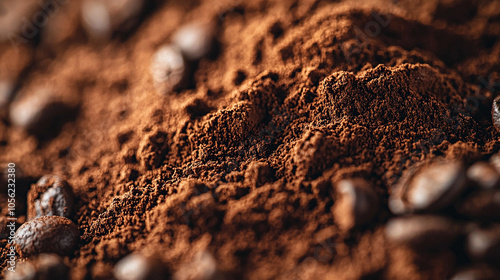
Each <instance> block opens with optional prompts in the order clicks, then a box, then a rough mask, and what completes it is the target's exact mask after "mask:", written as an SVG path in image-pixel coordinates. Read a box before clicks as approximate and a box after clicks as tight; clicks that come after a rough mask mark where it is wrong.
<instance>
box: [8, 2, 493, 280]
mask: <svg viewBox="0 0 500 280" xmlns="http://www.w3.org/2000/svg"><path fill="white" fill-rule="evenodd" d="M365 2H367V1H362V2H359V3H358V2H350V1H345V2H344V1H321V0H303V1H292V0H289V1H288V0H287V1H281V0H280V1H278V0H268V1H264V0H262V1H235V2H230V1H216V0H213V1H212V0H204V1H201V0H200V1H194V0H192V1H182V3H178V2H176V1H168V2H166V3H161V4H160V3H155V8H154V9H153V10H151V11H149V12H148V14H147V15H146V16H145V17H144V19H142V21H141V24H140V25H139V26H138V27H137V29H136V30H134V31H133V32H132V33H131V34H130V35H129V36H128V37H126V38H115V39H113V40H112V41H110V42H108V43H105V44H104V45H96V44H94V43H92V42H90V41H88V40H87V39H85V35H84V33H83V32H82V30H81V28H80V27H78V21H79V18H78V16H77V15H78V13H77V12H75V10H77V9H78V8H77V7H78V5H79V4H78V3H79V1H75V2H71V3H69V2H68V4H65V6H63V7H62V8H61V11H60V12H58V13H57V14H55V16H54V20H51V21H50V22H49V24H48V25H47V27H46V29H44V30H49V31H50V30H51V28H57V26H52V25H56V24H57V20H62V21H66V22H68V25H69V27H67V28H71V26H73V25H74V26H77V27H74V29H72V30H71V31H72V32H66V33H64V32H63V33H62V34H59V35H58V36H60V37H61V38H59V37H57V38H53V37H51V36H48V35H47V36H41V39H40V42H38V43H37V45H31V44H24V45H21V46H19V47H18V48H13V47H12V46H11V45H10V43H8V42H6V43H3V44H2V45H0V50H2V51H1V54H0V59H1V64H0V77H1V78H4V79H11V80H17V81H18V82H19V84H20V85H19V91H18V93H17V95H18V97H19V98H21V97H23V98H25V97H26V96H30V94H33V92H35V91H36V90H37V89H38V88H41V87H50V88H51V89H53V91H54V92H56V93H57V94H58V95H60V98H61V99H63V100H68V102H71V104H78V105H77V107H76V108H78V109H75V110H77V111H78V113H77V115H76V117H75V118H74V120H72V121H70V122H68V123H65V124H64V126H63V127H62V128H61V130H60V131H59V132H58V134H57V135H56V136H55V137H51V138H50V139H41V140H40V139H37V138H35V137H33V136H29V135H27V134H26V132H24V131H23V130H22V129H19V128H16V127H13V126H11V125H10V124H9V121H7V120H5V118H4V120H3V121H2V123H1V124H0V140H1V146H0V160H1V161H2V162H15V163H16V165H17V166H18V167H19V168H21V169H22V171H23V173H24V176H25V178H27V181H28V183H34V182H36V181H37V180H38V179H39V178H41V177H42V176H44V175H46V174H58V175H60V176H63V177H64V178H66V180H67V181H68V182H69V184H70V185H71V186H72V187H73V189H74V192H75V204H76V211H75V212H76V215H75V218H74V221H75V222H76V224H77V225H78V227H79V230H80V235H81V241H80V247H79V249H78V250H77V251H76V252H75V253H74V255H73V256H71V257H69V258H67V261H68V262H69V263H70V264H71V267H72V270H71V275H72V277H73V279H110V277H111V275H110V273H111V271H112V268H113V266H114V265H115V264H116V263H117V262H118V261H119V260H120V259H122V258H123V257H125V256H127V255H128V254H130V253H132V252H135V251H137V252H142V253H144V254H150V255H154V256H155V257H157V258H158V259H160V260H161V261H162V262H163V263H164V264H165V265H166V267H168V269H169V271H177V270H178V269H179V267H180V266H181V265H182V264H183V263H186V262H188V261H189V260H191V259H192V258H193V256H195V255H196V254H197V253H198V252H200V251H203V250H207V251H210V252H211V253H212V254H213V255H214V257H215V259H216V260H217V263H218V266H220V269H221V270H223V271H225V272H227V273H228V275H231V277H234V278H239V279H289V278H291V277H296V278H297V279H319V278H323V277H328V278H330V279H371V278H376V279H445V278H446V277H449V276H450V273H451V272H452V271H453V269H454V264H453V262H452V261H450V260H451V259H453V256H451V253H450V252H443V253H440V255H438V256H433V258H432V261H429V260H428V257H426V256H422V255H417V254H415V253H414V252H413V251H411V250H408V249H404V248H399V247H397V248H396V247H394V246H392V244H390V243H389V242H388V241H386V238H385V236H384V230H383V226H384V224H385V223H386V222H387V220H388V219H389V217H391V214H390V211H389V210H388V209H387V206H386V205H387V198H388V196H389V195H390V194H391V190H392V188H393V187H394V185H395V184H396V183H397V182H398V180H399V179H400V177H401V176H402V173H403V171H405V170H407V169H409V168H410V167H412V166H415V165H418V164H422V163H425V162H428V161H432V160H434V159H438V158H448V159H460V160H464V161H465V162H468V163H472V162H473V161H475V160H480V159H488V158H489V157H490V156H491V155H492V154H494V153H496V152H497V151H498V150H499V147H500V146H499V144H500V143H499V141H498V136H497V135H498V134H497V133H498V132H497V131H496V130H495V128H494V127H493V125H492V121H491V115H490V111H491V102H492V100H493V98H494V97H495V91H496V90H497V87H496V84H495V83H493V82H492V81H498V78H499V77H498V71H499V67H500V61H499V55H498V54H499V53H500V42H499V41H498V38H499V35H500V25H499V24H500V5H499V4H498V2H497V1H458V0H454V1H442V2H438V1H420V2H422V3H420V4H417V3H416V2H415V1H396V2H391V1H373V3H365ZM192 20H199V21H206V22H213V23H215V25H216V26H217V32H216V33H215V34H216V40H217V42H218V44H217V52H216V54H213V55H211V56H209V57H207V58H204V59H202V60H201V61H200V62H199V63H198V65H197V69H196V71H195V74H194V79H193V82H192V83H191V85H190V86H189V87H187V88H186V89H183V90H177V91H176V92H174V93H171V94H168V95H160V94H158V93H157V92H156V89H155V87H154V84H153V79H152V77H151V74H150V63H151V58H152V56H153V54H154V52H155V50H156V49H158V47H160V46H161V45H162V44H164V43H166V42H168V41H169V40H170V39H171V38H172V35H173V34H174V32H175V31H176V29H177V28H178V27H179V26H181V25H182V24H185V23H187V22H189V21H192ZM53 22H56V23H53ZM69 23H71V24H69ZM49 31H46V32H47V34H52V33H50V32H49ZM485 81H486V84H485ZM353 177H360V178H363V179H365V180H366V181H368V182H369V183H370V184H371V186H372V188H373V189H374V190H375V192H376V193H377V194H378V195H379V196H380V198H381V204H382V206H381V207H382V208H383V209H382V210H381V211H380V212H379V213H378V214H377V215H376V217H375V218H374V219H373V221H371V222H370V223H369V224H367V225H365V226H363V227H361V228H356V229H355V230H354V231H350V232H345V231H344V230H342V228H341V227H340V226H339V224H338V222H337V221H336V217H335V215H334V214H333V212H332V211H333V207H334V205H335V203H336V201H337V199H338V194H337V192H336V190H335V188H334V186H335V185H336V184H337V183H338V182H339V181H340V180H342V179H347V178H353ZM28 183H27V184H28ZM28 185H29V184H28ZM2 196H3V197H2V205H6V203H3V202H4V201H6V196H5V195H4V194H2ZM18 199H19V201H20V202H19V206H18V209H17V211H18V212H19V215H21V216H23V215H25V213H26V212H25V211H26V209H25V206H24V205H23V203H22V201H21V200H22V199H21V198H18ZM23 211H24V214H23ZM2 213H3V215H6V209H5V208H3V207H2ZM22 219H23V217H20V220H19V221H22ZM4 245H5V246H4ZM7 248H8V247H7V245H6V239H3V240H2V251H1V252H2V257H1V260H2V262H3V263H4V266H5V262H6V254H7V253H8V249H7ZM231 277H230V279H232V278H231Z"/></svg>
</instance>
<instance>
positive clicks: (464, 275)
mask: <svg viewBox="0 0 500 280" xmlns="http://www.w3.org/2000/svg"><path fill="white" fill-rule="evenodd" d="M497 279H500V272H499V271H497V270H495V269H493V268H491V267H488V266H475V267H470V268H466V269H462V270H460V271H459V272H457V273H456V274H455V275H454V276H453V277H451V280H497Z"/></svg>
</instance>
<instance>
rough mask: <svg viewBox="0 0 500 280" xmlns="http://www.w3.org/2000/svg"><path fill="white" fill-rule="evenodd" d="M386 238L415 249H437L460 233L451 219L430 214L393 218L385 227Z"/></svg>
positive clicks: (449, 243) (450, 242)
mask: <svg viewBox="0 0 500 280" xmlns="http://www.w3.org/2000/svg"><path fill="white" fill-rule="evenodd" d="M385 234H386V237H387V239H388V240H390V241H391V242H394V243H396V244H401V245H406V246H409V247H413V248H414V249H416V250H419V249H425V250H439V249H443V248H446V247H448V246H450V245H451V244H452V243H453V242H454V241H455V240H456V239H457V237H459V236H460V234H461V229H460V227H459V226H458V225H457V224H455V223H454V222H453V221H452V220H450V219H448V218H445V217H440V216H430V215H422V216H421V215H415V216H407V217H399V218H393V219H391V220H389V222H388V223H387V225H386V227H385Z"/></svg>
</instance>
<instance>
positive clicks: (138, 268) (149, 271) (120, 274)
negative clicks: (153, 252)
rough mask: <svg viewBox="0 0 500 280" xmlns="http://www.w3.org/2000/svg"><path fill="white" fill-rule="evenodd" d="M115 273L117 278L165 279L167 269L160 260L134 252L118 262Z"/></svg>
mask: <svg viewBox="0 0 500 280" xmlns="http://www.w3.org/2000/svg"><path fill="white" fill-rule="evenodd" d="M114 275H115V277H116V279H117V280H163V279H165V278H166V271H165V269H164V268H163V266H162V265H161V262H160V261H159V260H156V259H154V258H151V257H145V256H143V255H141V254H139V253H132V254H130V255H128V256H127V257H125V258H123V259H122V260H120V261H119V262H118V263H117V264H116V266H115V269H114Z"/></svg>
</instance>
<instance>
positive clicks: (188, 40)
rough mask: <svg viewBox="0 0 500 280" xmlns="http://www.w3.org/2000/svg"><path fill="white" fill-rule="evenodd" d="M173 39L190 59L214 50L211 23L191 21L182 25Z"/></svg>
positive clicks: (192, 59)
mask: <svg viewBox="0 0 500 280" xmlns="http://www.w3.org/2000/svg"><path fill="white" fill-rule="evenodd" d="M172 41H173V43H174V44H176V45H177V46H178V47H179V48H180V50H181V51H182V52H183V53H184V55H185V56H186V58H187V59H188V60H191V61H196V60H199V59H201V58H203V57H204V56H206V55H207V54H209V53H210V51H211V50H212V48H213V44H214V32H213V28H212V27H211V26H210V25H209V24H204V23H199V22H195V23H191V24H188V25H185V26H183V27H181V28H180V29H179V30H178V31H177V32H176V33H175V34H174V36H173V38H172Z"/></svg>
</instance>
